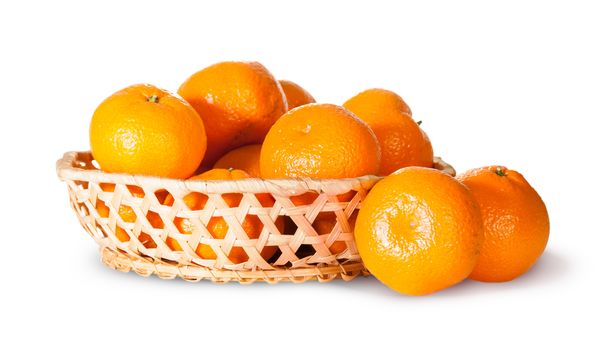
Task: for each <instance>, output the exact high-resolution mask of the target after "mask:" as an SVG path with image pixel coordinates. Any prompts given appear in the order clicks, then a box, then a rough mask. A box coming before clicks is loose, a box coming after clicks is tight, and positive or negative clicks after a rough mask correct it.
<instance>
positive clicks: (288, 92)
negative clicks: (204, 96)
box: [279, 80, 316, 111]
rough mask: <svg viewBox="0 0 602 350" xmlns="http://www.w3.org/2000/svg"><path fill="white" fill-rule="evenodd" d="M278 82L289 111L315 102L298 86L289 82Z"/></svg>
mask: <svg viewBox="0 0 602 350" xmlns="http://www.w3.org/2000/svg"><path fill="white" fill-rule="evenodd" d="M279 82H280V86H282V90H283V91H284V95H285V96H286V102H287V104H288V110H289V111H290V110H291V109H293V108H296V107H299V106H302V105H306V104H308V103H314V102H316V100H315V99H314V97H313V96H312V95H311V94H310V93H309V92H307V90H305V89H304V88H302V87H301V86H299V85H298V84H295V83H293V82H292V81H289V80H279Z"/></svg>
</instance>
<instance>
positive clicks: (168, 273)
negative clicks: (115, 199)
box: [100, 247, 369, 284]
mask: <svg viewBox="0 0 602 350" xmlns="http://www.w3.org/2000/svg"><path fill="white" fill-rule="evenodd" d="M100 250H101V259H102V262H103V263H104V264H105V265H106V266H108V267H110V268H112V269H114V270H119V271H122V272H129V271H132V270H133V271H134V272H136V273H137V274H138V275H140V276H144V277H147V276H150V275H152V274H156V275H157V276H159V277H160V278H162V279H174V278H176V277H180V278H182V279H183V280H186V281H190V282H197V281H200V280H202V279H207V280H210V281H213V282H215V283H225V282H232V281H236V282H239V283H241V284H248V283H253V282H256V281H262V282H268V283H277V282H282V281H289V282H294V283H301V282H305V281H309V280H318V281H319V282H328V281H332V280H334V279H342V280H345V281H350V280H352V279H354V278H355V277H357V276H359V275H362V276H368V275H369V273H368V271H367V270H366V268H365V267H364V265H363V264H362V263H360V262H353V263H346V264H341V265H337V266H315V267H304V268H295V269H289V268H280V269H275V270H255V271H233V270H216V269H210V268H207V267H204V266H197V265H178V264H175V263H173V264H172V263H168V262H164V261H157V260H154V259H152V258H146V259H145V258H142V257H140V256H133V255H129V254H126V253H124V252H121V251H116V250H114V249H111V248H109V247H103V248H101V249H100Z"/></svg>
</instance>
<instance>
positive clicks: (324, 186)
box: [56, 152, 455, 283]
mask: <svg viewBox="0 0 602 350" xmlns="http://www.w3.org/2000/svg"><path fill="white" fill-rule="evenodd" d="M56 167H57V174H58V176H59V178H60V179H61V180H63V181H65V182H66V183H67V186H68V190H69V197H70V202H71V205H72V207H73V209H74V210H75V212H76V213H77V216H78V218H79V220H80V222H81V224H82V226H83V227H84V228H85V229H86V231H88V233H89V234H90V235H91V236H92V237H93V238H94V240H95V241H96V242H97V243H98V245H99V246H100V249H101V253H102V261H103V262H104V263H105V264H106V265H108V266H109V267H112V268H114V269H118V270H120V271H130V270H134V271H135V272H136V273H138V274H140V275H143V276H148V275H150V274H153V273H155V274H157V275H158V276H159V277H162V278H174V277H176V276H179V277H181V278H183V279H185V280H189V281H199V280H201V279H209V280H212V281H214V282H228V281H239V282H241V283H249V282H254V281H266V282H279V281H293V282H303V281H306V280H309V279H317V280H319V281H330V280H332V279H334V278H342V279H344V280H350V279H352V278H354V277H356V276H358V275H360V274H362V275H367V271H366V269H365V268H364V266H363V265H362V263H361V260H360V257H359V255H358V252H357V248H356V246H355V242H354V240H353V232H352V228H351V227H350V224H349V218H350V217H351V215H352V214H353V213H354V211H356V210H358V209H359V207H360V204H361V201H362V199H363V198H364V197H365V196H366V194H367V193H368V191H369V190H370V188H372V186H374V184H375V183H376V182H378V181H379V180H380V177H377V176H363V177H360V178H353V179H334V180H314V179H305V178H304V179H278V180H264V179H243V180H235V181H191V180H174V179H166V178H158V177H151V176H141V175H128V174H110V173H105V172H103V171H100V170H98V169H97V168H96V167H95V166H94V162H93V159H92V156H91V154H90V153H89V152H80V153H78V152H68V153H65V155H64V156H63V158H62V159H60V160H58V161H57V165H56ZM435 167H436V168H438V169H440V170H443V171H446V172H448V173H450V174H452V175H453V174H455V171H454V169H453V168H452V167H451V166H450V165H448V164H446V163H445V162H443V161H442V160H441V159H439V158H436V159H435ZM101 184H114V185H115V188H114V190H113V191H112V192H111V191H106V190H103V187H104V188H105V189H106V188H108V186H101ZM131 189H134V190H142V191H143V192H144V196H143V197H140V196H135V195H133V194H132V193H131V192H130V190H131ZM308 191H311V192H314V193H316V194H317V198H316V199H315V201H314V202H313V203H311V204H308V205H302V206H296V205H294V204H293V202H292V201H291V197H292V196H298V195H301V194H304V193H306V192H308ZM350 191H351V193H353V197H352V198H351V199H350V200H349V201H348V202H341V201H339V198H338V197H337V196H338V195H341V194H346V193H348V192H350ZM166 192H168V193H169V194H171V195H172V196H173V197H174V204H173V205H171V206H168V205H164V204H163V203H161V202H160V201H159V199H158V198H157V197H158V196H157V195H158V194H159V197H161V194H163V197H164V195H165V194H166ZM193 192H196V193H201V194H204V195H206V196H207V197H208V199H207V202H206V204H205V206H204V207H203V209H201V210H191V209H190V208H188V207H187V206H186V204H185V203H184V201H183V198H184V197H185V196H186V195H188V194H190V193H193ZM228 193H240V194H242V199H241V201H240V204H239V205H238V206H237V207H233V208H231V207H229V206H228V205H227V204H226V202H225V201H224V199H223V198H222V195H223V194H228ZM260 193H269V194H270V195H271V196H272V197H273V198H274V201H275V202H274V205H273V206H272V207H263V206H262V205H261V204H260V202H259V200H258V199H257V196H256V194H260ZM346 197H348V196H346ZM99 201H102V202H104V204H105V205H106V206H107V207H108V208H109V214H108V217H102V216H101V215H99V213H98V211H97V206H98V203H99ZM120 206H128V207H130V208H132V210H133V211H134V213H135V214H136V220H135V222H125V221H124V220H123V219H122V218H121V216H120V215H119V208H120ZM324 212H333V213H335V215H336V220H337V223H336V225H335V226H334V228H333V229H332V231H331V232H330V233H328V234H322V235H320V234H318V232H316V230H315V229H314V227H313V226H312V223H313V222H314V220H315V218H316V217H317V216H318V214H320V213H324ZM149 213H154V216H155V217H156V218H157V217H160V220H161V221H162V225H157V223H156V222H152V223H151V222H150V221H149V219H148V217H149ZM247 215H256V216H257V217H258V218H259V220H260V221H261V222H262V223H263V229H262V231H261V234H260V235H259V237H257V238H254V239H251V238H249V237H248V235H247V233H246V232H245V230H244V229H243V227H242V225H241V223H242V222H243V221H244V219H245V217H246V216H247ZM281 216H285V217H288V219H287V220H288V222H287V225H286V228H285V230H284V231H285V232H280V231H279V229H278V228H277V227H276V226H277V225H276V224H275V221H276V220H277V219H278V217H281ZM212 217H222V218H223V219H224V220H225V221H226V222H227V224H228V232H227V234H226V236H225V237H224V238H223V239H216V238H213V236H212V235H211V233H210V232H209V231H208V230H207V228H206V225H207V223H208V222H209V220H210V219H211V218H212ZM176 218H187V219H189V220H190V222H192V224H193V226H194V229H193V230H192V234H182V233H180V231H179V230H178V228H177V227H176V225H175V224H174V219H176ZM153 224H154V226H153ZM158 226H163V227H162V228H159V227H158ZM119 229H121V230H122V231H121V230H120V231H121V234H122V235H123V234H124V233H125V234H126V235H127V236H129V240H128V239H123V238H122V239H121V240H120V239H119V238H118V236H117V235H116V232H117V231H118V230H119ZM141 234H142V237H144V238H145V239H141ZM148 237H150V238H151V239H150V240H149V239H148ZM167 237H171V238H173V239H175V240H177V241H178V243H179V245H180V246H181V247H182V250H181V251H176V250H172V249H170V248H169V246H168V245H167V244H166V243H165V241H166V239H167ZM337 241H342V242H345V245H346V249H345V250H344V251H342V252H340V253H338V254H333V253H332V252H331V251H330V246H331V245H332V244H333V243H334V242H337ZM198 244H206V245H208V246H210V247H211V248H212V249H213V251H214V252H215V254H216V256H217V258H216V259H203V258H202V257H200V256H198V255H197V254H196V252H195V249H196V247H197V245H198ZM266 246H269V247H277V248H278V249H277V252H276V254H274V256H272V257H271V258H270V259H268V260H267V261H266V260H265V259H264V258H263V257H262V256H261V254H260V252H261V251H262V250H263V248H264V247H266ZM233 247H242V249H244V251H245V253H246V254H247V256H248V260H247V261H245V262H242V263H239V264H235V263H233V262H232V261H230V259H229V258H228V255H229V253H230V250H231V249H232V248H233Z"/></svg>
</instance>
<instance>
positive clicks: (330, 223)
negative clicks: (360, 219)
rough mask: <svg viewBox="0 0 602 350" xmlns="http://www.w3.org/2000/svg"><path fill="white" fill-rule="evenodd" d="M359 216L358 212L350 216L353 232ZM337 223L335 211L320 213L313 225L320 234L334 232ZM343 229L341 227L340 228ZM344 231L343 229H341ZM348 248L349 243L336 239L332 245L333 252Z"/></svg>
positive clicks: (350, 225)
mask: <svg viewBox="0 0 602 350" xmlns="http://www.w3.org/2000/svg"><path fill="white" fill-rule="evenodd" d="M356 218H357V212H354V213H353V214H352V215H351V217H350V218H349V227H350V229H351V232H353V228H354V227H355V220H356ZM336 224H337V218H336V215H335V214H334V213H320V214H318V217H317V218H316V220H314V223H313V224H312V226H313V227H314V229H315V230H316V232H317V233H318V234H319V235H328V234H331V233H332V230H333V229H334V227H335V225H336ZM340 230H341V229H340ZM341 231H342V230H341ZM346 249H347V243H345V242H344V241H340V240H337V241H334V242H332V244H331V245H330V252H331V253H332V254H335V255H336V254H339V253H342V252H344V251H345V250H346Z"/></svg>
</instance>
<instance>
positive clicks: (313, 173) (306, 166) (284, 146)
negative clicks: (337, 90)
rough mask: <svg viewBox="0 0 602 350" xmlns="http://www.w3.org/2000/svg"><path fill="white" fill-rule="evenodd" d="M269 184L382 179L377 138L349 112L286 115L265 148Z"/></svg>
mask: <svg viewBox="0 0 602 350" xmlns="http://www.w3.org/2000/svg"><path fill="white" fill-rule="evenodd" d="M259 163H260V169H261V175H262V177H263V178H290V177H293V178H294V177H311V178H349V177H357V176H362V175H368V174H377V173H378V170H379V167H380V146H379V145H378V140H377V139H376V136H375V135H374V132H373V131H372V130H371V129H370V128H369V127H368V125H366V123H364V122H363V121H361V120H360V119H359V118H357V117H356V116H355V115H353V114H352V113H351V112H349V111H348V110H346V109H344V108H343V107H340V106H336V105H332V104H316V103H314V104H308V105H304V106H301V107H297V108H295V109H293V110H291V111H289V112H288V113H286V114H285V115H283V116H282V117H281V118H280V119H278V121H277V122H276V124H274V126H273V127H272V128H271V129H270V132H269V133H268V135H267V136H266V138H265V141H264V143H263V146H262V148H261V157H260V162H259Z"/></svg>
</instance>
